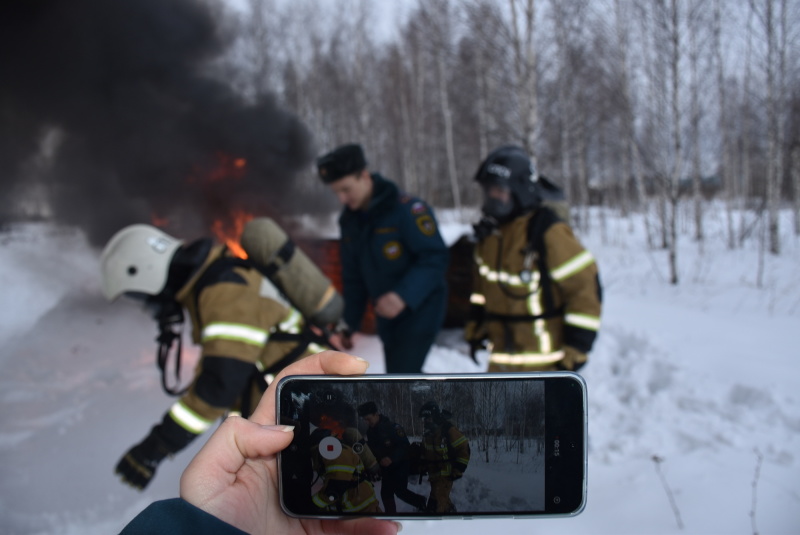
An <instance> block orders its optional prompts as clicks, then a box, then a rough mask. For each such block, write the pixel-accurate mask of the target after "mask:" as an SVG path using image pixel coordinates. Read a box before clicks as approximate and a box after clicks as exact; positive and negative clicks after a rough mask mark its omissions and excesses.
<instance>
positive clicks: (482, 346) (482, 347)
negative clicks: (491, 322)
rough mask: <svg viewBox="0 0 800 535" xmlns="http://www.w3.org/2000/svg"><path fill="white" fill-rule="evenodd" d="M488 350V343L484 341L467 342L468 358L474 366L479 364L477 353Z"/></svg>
mask: <svg viewBox="0 0 800 535" xmlns="http://www.w3.org/2000/svg"><path fill="white" fill-rule="evenodd" d="M488 349H489V342H488V341H487V340H485V339H483V340H469V357H470V358H471V359H472V362H474V363H475V364H480V362H478V351H487V350H488Z"/></svg>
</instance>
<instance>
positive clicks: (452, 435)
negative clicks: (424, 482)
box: [422, 421, 470, 478]
mask: <svg viewBox="0 0 800 535" xmlns="http://www.w3.org/2000/svg"><path fill="white" fill-rule="evenodd" d="M469 458H470V447H469V440H468V439H467V437H466V436H464V433H462V432H461V431H459V430H458V428H457V427H456V426H454V425H453V424H452V423H450V422H448V421H443V422H440V423H439V424H437V425H436V426H435V427H433V428H432V429H429V430H426V431H425V434H424V436H423V437H422V462H423V466H424V467H425V468H426V469H427V471H428V475H429V476H430V477H432V478H436V477H446V478H458V477H461V476H462V475H464V471H465V470H466V469H467V465H468V464H469Z"/></svg>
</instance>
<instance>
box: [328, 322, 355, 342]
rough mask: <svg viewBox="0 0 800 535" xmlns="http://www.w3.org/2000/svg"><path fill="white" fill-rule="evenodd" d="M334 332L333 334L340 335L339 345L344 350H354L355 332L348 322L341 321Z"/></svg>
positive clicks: (334, 328)
mask: <svg viewBox="0 0 800 535" xmlns="http://www.w3.org/2000/svg"><path fill="white" fill-rule="evenodd" d="M332 331H333V334H336V335H339V343H340V344H341V346H342V349H353V331H352V330H351V329H350V327H349V326H348V325H347V322H345V321H344V320H343V319H340V320H339V322H338V323H337V324H336V325H335V326H334V327H333V329H332Z"/></svg>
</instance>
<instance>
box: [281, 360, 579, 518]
mask: <svg viewBox="0 0 800 535" xmlns="http://www.w3.org/2000/svg"><path fill="white" fill-rule="evenodd" d="M276 395H277V420H278V421H279V422H280V423H281V424H284V425H293V426H295V430H294V438H293V440H292V443H291V444H290V445H289V446H288V447H287V448H286V449H285V450H283V451H282V452H281V453H280V454H279V456H278V468H279V490H280V499H281V505H282V507H283V509H284V511H285V512H286V513H287V514H288V515H291V516H294V517H299V518H346V517H353V516H372V517H379V518H419V519H436V518H477V517H536V516H573V515H577V514H578V513H580V512H581V511H582V510H583V508H584V507H585V503H586V469H587V447H586V444H587V440H586V437H587V394H586V383H585V381H584V380H583V379H582V378H581V376H579V375H577V374H575V373H571V372H546V373H514V374H454V375H433V374H432V375H364V376H357V377H343V376H330V375H327V376H316V375H314V376H288V377H285V378H283V379H282V380H281V381H280V383H279V384H278V388H277V394H276Z"/></svg>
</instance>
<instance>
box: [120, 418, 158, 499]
mask: <svg viewBox="0 0 800 535" xmlns="http://www.w3.org/2000/svg"><path fill="white" fill-rule="evenodd" d="M170 453H171V452H170V451H169V448H168V447H167V445H166V444H164V442H163V441H162V440H161V439H160V438H159V437H158V436H156V435H155V434H154V433H153V432H151V433H150V434H149V435H147V437H146V438H145V439H144V440H143V441H141V442H140V443H139V444H137V445H135V446H134V447H132V448H131V449H130V450H128V452H127V453H126V454H125V455H124V456H123V457H122V459H120V461H119V462H118V463H117V467H116V469H115V473H116V474H118V475H119V476H120V478H121V479H122V481H123V483H127V484H128V485H130V486H132V487H133V488H135V489H138V490H144V488H145V487H146V486H147V485H148V483H150V480H152V479H153V476H154V475H155V473H156V467H157V466H158V464H159V463H160V462H161V461H163V460H164V458H165V457H167V456H168V455H169V454H170Z"/></svg>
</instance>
